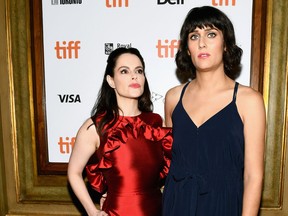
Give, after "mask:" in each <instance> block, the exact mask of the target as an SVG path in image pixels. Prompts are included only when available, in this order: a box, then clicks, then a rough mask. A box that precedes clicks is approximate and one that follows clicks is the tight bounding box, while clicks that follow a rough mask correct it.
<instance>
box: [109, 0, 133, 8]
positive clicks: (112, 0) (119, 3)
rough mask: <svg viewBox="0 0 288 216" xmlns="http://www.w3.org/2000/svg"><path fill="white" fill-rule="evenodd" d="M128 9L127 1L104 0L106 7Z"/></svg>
mask: <svg viewBox="0 0 288 216" xmlns="http://www.w3.org/2000/svg"><path fill="white" fill-rule="evenodd" d="M123 5H124V7H128V6H129V0H106V7H107V8H111V7H114V8H115V7H122V6H123Z"/></svg>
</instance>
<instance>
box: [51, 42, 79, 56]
mask: <svg viewBox="0 0 288 216" xmlns="http://www.w3.org/2000/svg"><path fill="white" fill-rule="evenodd" d="M54 49H55V50H56V57H57V58H58V59H67V58H68V59H72V58H73V56H74V58H75V59H78V56H79V49H80V41H69V42H68V43H67V42H66V41H62V44H61V45H60V42H59V41H56V46H55V47H54Z"/></svg>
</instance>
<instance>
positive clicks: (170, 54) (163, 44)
mask: <svg viewBox="0 0 288 216" xmlns="http://www.w3.org/2000/svg"><path fill="white" fill-rule="evenodd" d="M178 47H179V41H178V40H171V41H169V40H167V39H166V40H164V41H161V40H158V43H157V45H156V48H157V51H158V52H157V53H158V57H159V58H174V56H175V53H176V51H177V49H178Z"/></svg>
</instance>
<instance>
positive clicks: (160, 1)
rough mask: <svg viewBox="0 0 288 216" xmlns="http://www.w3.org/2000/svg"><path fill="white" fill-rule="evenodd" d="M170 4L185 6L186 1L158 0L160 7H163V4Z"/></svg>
mask: <svg viewBox="0 0 288 216" xmlns="http://www.w3.org/2000/svg"><path fill="white" fill-rule="evenodd" d="M167 3H168V4H170V5H175V4H178V5H180V4H184V0H157V4H158V5H163V4H167Z"/></svg>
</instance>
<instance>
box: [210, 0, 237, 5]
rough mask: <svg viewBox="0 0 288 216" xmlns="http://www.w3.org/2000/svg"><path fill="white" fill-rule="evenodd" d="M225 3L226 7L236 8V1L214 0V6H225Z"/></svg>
mask: <svg viewBox="0 0 288 216" xmlns="http://www.w3.org/2000/svg"><path fill="white" fill-rule="evenodd" d="M223 1H225V6H235V5H236V0H212V5H213V6H223V4H224V3H223Z"/></svg>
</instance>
